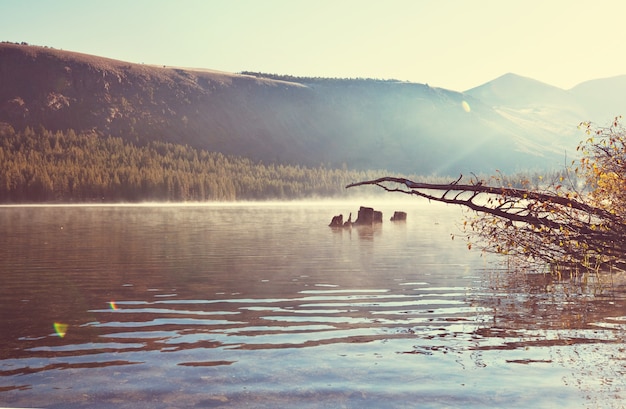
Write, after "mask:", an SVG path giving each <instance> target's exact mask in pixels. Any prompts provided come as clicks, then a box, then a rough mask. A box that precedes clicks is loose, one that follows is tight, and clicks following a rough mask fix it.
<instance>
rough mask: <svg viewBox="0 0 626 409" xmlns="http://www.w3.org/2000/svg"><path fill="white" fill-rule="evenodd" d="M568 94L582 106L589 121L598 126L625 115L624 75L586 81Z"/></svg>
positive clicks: (625, 90) (625, 82)
mask: <svg viewBox="0 0 626 409" xmlns="http://www.w3.org/2000/svg"><path fill="white" fill-rule="evenodd" d="M570 92H571V93H572V94H573V95H574V96H575V97H576V98H577V100H578V101H580V103H581V104H583V105H584V107H585V109H586V111H587V113H588V114H589V116H590V118H589V119H591V120H593V121H595V122H597V123H598V124H600V125H606V124H607V123H609V122H610V121H612V120H613V118H615V117H616V116H618V115H626V75H621V76H617V77H611V78H602V79H596V80H591V81H586V82H583V83H582V84H579V85H577V86H575V87H574V88H572V89H571V90H570Z"/></svg>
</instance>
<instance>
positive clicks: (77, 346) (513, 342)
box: [0, 199, 626, 408]
mask: <svg viewBox="0 0 626 409" xmlns="http://www.w3.org/2000/svg"><path fill="white" fill-rule="evenodd" d="M377 200H378V201H379V202H376V201H361V202H319V203H315V202H309V203H289V204H238V205H204V206H202V205H198V206H190V205H181V206H171V205H170V206H94V207H87V206H85V207H79V206H77V207H62V206H59V207H3V208H0V229H1V233H2V234H0V274H1V276H0V277H1V278H0V279H1V280H2V281H1V284H2V285H1V286H0V406H13V407H46V408H86V407H89V408H108V407H116V408H188V407H250V408H277V407H288V408H320V407H328V408H344V407H345V408H456V407H463V408H485V407H493V408H501V407H507V408H555V407H563V408H565V407H567V408H585V407H590V408H596V407H611V408H613V407H614V408H621V407H624V406H625V405H626V389H625V388H626V378H625V374H626V345H625V344H624V343H623V341H624V336H625V334H626V288H625V287H624V286H623V285H621V284H620V283H623V280H622V281H620V277H609V278H610V279H612V280H613V284H612V285H611V286H605V285H604V284H605V283H607V280H605V279H604V278H603V280H602V282H600V283H598V282H597V281H588V282H585V281H584V280H583V279H582V278H577V279H571V280H565V281H562V282H556V281H553V280H552V279H551V278H550V277H549V276H546V275H544V274H527V273H525V272H523V271H517V272H511V271H507V270H506V269H505V268H504V267H505V266H504V265H503V264H502V262H503V259H501V258H496V257H495V256H490V257H484V256H482V255H481V253H480V252H479V251H474V250H472V251H468V250H467V248H466V243H465V241H464V240H463V238H462V237H459V236H458V227H457V225H460V224H461V223H462V220H463V213H462V212H461V211H460V209H458V208H455V207H448V206H444V205H441V204H434V203H431V204H429V203H427V202H425V201H421V200H417V199H413V200H409V201H398V202H391V201H387V202H386V201H383V200H381V199H377ZM361 204H362V205H372V206H374V207H375V208H377V209H379V210H382V211H383V213H384V220H385V221H384V223H383V224H382V225H381V226H378V227H375V228H353V229H351V230H343V229H340V230H333V229H331V228H329V227H328V226H327V225H328V223H329V222H330V220H331V218H332V216H333V215H336V214H339V213H343V214H344V216H346V217H347V215H348V213H349V212H353V217H354V216H356V212H357V210H358V207H359V205H361ZM394 210H404V211H406V212H407V213H408V220H407V221H406V223H398V222H395V223H394V222H390V221H389V217H390V216H391V215H392V213H393V211H394ZM452 233H455V234H457V237H456V239H455V240H451V236H450V235H451V234H452ZM55 323H56V324H55Z"/></svg>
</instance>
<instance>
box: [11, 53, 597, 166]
mask: <svg viewBox="0 0 626 409" xmlns="http://www.w3.org/2000/svg"><path fill="white" fill-rule="evenodd" d="M504 91H505V92H506V90H504ZM512 97H513V96H512ZM501 112H503V111H502V110H500V111H496V110H494V109H493V107H491V106H490V105H489V104H485V103H483V102H482V101H481V100H479V99H477V98H475V97H473V96H472V95H470V94H463V93H459V92H455V91H450V90H446V89H442V88H435V87H430V86H428V85H427V84H419V83H409V82H400V81H394V80H378V79H332V78H331V79H328V78H299V77H294V76H288V75H269V74H262V73H253V72H247V73H245V74H234V73H224V72H216V71H211V70H202V69H193V70H192V69H185V68H177V67H169V66H150V65H143V64H133V63H129V62H124V61H118V60H112V59H108V58H103V57H98V56H92V55H86V54H80V53H74V52H69V51H64V50H57V49H52V48H48V47H37V46H29V45H18V44H8V43H0V123H2V122H4V123H6V124H9V125H10V126H12V127H13V128H14V129H16V130H20V131H23V130H25V129H26V127H31V128H33V129H38V128H39V127H40V126H43V127H44V128H46V129H49V130H51V131H55V132H56V131H58V130H61V131H64V130H66V129H74V130H75V131H76V132H87V133H89V132H95V133H96V134H98V135H100V136H103V137H106V136H108V135H114V136H119V137H121V138H123V139H124V140H126V141H130V142H133V143H135V142H138V141H140V142H141V143H147V142H149V141H161V142H168V143H174V144H183V145H188V146H190V147H194V148H197V149H201V150H202V149H203V150H206V151H211V152H220V153H222V154H224V155H235V156H243V157H247V158H250V159H251V160H252V161H255V162H257V161H263V162H264V163H276V164H282V165H301V166H307V167H317V166H319V165H320V164H321V163H324V164H327V165H328V166H329V167H335V168H342V167H343V166H344V165H345V166H346V167H348V168H351V169H360V170H367V169H388V170H389V171H391V172H400V173H404V174H425V175H442V176H445V175H448V176H454V175H458V174H459V173H469V172H485V173H493V172H494V171H495V170H496V169H500V170H503V171H505V172H514V171H518V170H524V169H536V168H544V169H545V168H554V167H560V166H561V164H562V162H563V155H564V151H565V148H566V146H564V145H567V144H569V145H571V148H572V150H573V149H574V148H575V145H576V143H577V142H578V138H569V137H570V136H571V134H568V135H562V134H560V133H555V132H552V129H551V128H550V127H532V126H527V125H528V124H527V123H520V121H517V120H515V121H512V120H511V118H510V117H507V116H504V115H502V114H501ZM505 113H506V112H505ZM513 119H517V118H513ZM586 119H588V118H586V117H584V116H581V118H575V119H573V120H568V123H566V124H563V126H562V127H561V128H563V129H568V130H571V132H574V131H575V128H576V125H577V124H578V123H579V122H580V121H583V120H586Z"/></svg>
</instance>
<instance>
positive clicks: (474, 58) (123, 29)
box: [0, 0, 626, 91]
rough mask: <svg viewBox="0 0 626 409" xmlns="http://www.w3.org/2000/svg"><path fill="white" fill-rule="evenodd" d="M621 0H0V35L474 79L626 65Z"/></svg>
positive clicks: (139, 59)
mask: <svg viewBox="0 0 626 409" xmlns="http://www.w3.org/2000/svg"><path fill="white" fill-rule="evenodd" d="M625 26H626V1H623V0H594V1H580V0H385V1H372V0H307V1H305V0H176V1H175V0H167V1H166V0H109V1H103V0H96V1H90V0H39V1H37V0H0V41H11V42H22V41H24V42H27V43H29V44H33V45H42V46H49V47H54V48H59V49H64V50H70V51H78V52H83V53H87V54H94V55H98V56H103V57H110V58H115V59H119V60H124V61H129V62H136V63H146V64H158V65H169V66H180V67H194V68H209V69H215V70H221V71H228V72H239V71H243V70H248V71H261V72H268V73H276V74H290V75H296V76H319V77H341V78H346V77H348V78H354V77H367V78H381V79H398V80H403V81H412V82H419V83H427V84H429V85H431V86H436V87H443V88H448V89H452V90H456V91H465V90H467V89H470V88H472V87H475V86H478V85H480V84H482V83H484V82H487V81H490V80H492V79H494V78H496V77H499V76H500V75H502V74H505V73H507V72H514V73H516V74H519V75H523V76H526V77H531V78H534V79H537V80H539V81H542V82H545V83H548V84H551V85H555V86H558V87H561V88H565V89H569V88H571V87H573V86H574V85H576V84H578V83H581V82H584V81H586V80H590V79H597V78H605V77H611V76H616V75H622V74H626V53H625V51H624V50H625V49H626V28H625Z"/></svg>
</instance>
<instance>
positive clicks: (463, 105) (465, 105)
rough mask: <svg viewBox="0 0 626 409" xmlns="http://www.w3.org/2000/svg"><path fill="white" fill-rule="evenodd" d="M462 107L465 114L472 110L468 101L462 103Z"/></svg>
mask: <svg viewBox="0 0 626 409" xmlns="http://www.w3.org/2000/svg"><path fill="white" fill-rule="evenodd" d="M461 107H463V111H465V112H470V111H471V110H472V109H471V108H470V106H469V104H468V103H467V101H463V102H461Z"/></svg>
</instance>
